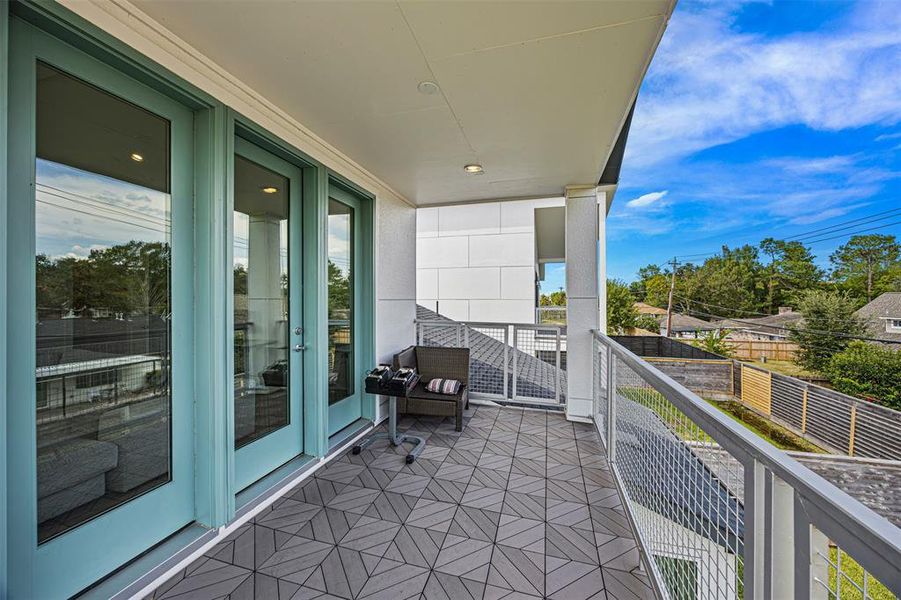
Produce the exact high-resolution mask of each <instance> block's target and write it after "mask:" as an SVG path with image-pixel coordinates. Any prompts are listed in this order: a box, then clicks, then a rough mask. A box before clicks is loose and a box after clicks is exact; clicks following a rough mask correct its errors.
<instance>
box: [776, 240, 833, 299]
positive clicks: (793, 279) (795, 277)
mask: <svg viewBox="0 0 901 600" xmlns="http://www.w3.org/2000/svg"><path fill="white" fill-rule="evenodd" d="M760 250H761V252H763V253H764V254H766V255H767V256H768V257H769V259H770V262H769V264H768V265H767V266H766V280H767V281H766V309H767V312H769V313H771V314H775V313H776V312H777V310H778V308H779V307H780V306H783V305H785V304H794V303H795V302H796V301H797V299H798V292H799V291H801V290H808V289H813V288H815V287H817V285H818V284H819V282H820V281H821V280H822V278H823V271H822V270H821V269H820V268H818V267H817V266H816V265H815V264H814V262H813V261H814V256H813V254H812V253H811V252H810V249H809V248H807V246H805V245H804V244H802V243H801V242H786V241H785V240H777V239H774V238H766V239H765V240H763V241H761V242H760Z"/></svg>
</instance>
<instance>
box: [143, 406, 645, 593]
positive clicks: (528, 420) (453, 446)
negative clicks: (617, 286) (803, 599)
mask: <svg viewBox="0 0 901 600" xmlns="http://www.w3.org/2000/svg"><path fill="white" fill-rule="evenodd" d="M398 428H399V429H401V430H410V431H415V432H416V435H420V436H422V437H425V438H426V448H425V450H424V452H423V454H422V456H421V457H420V458H419V459H417V460H416V462H414V463H413V464H410V465H407V464H405V462H404V455H405V452H404V451H403V450H401V451H398V450H397V449H395V448H392V447H391V446H390V445H388V444H387V442H383V443H381V444H374V445H373V446H370V448H369V449H367V450H365V451H363V452H362V453H361V454H360V455H358V456H354V455H352V454H350V452H349V451H348V453H346V454H344V455H342V456H339V457H336V458H335V459H333V460H332V461H331V462H330V463H329V464H328V465H326V466H325V467H323V468H321V469H320V470H319V471H317V472H316V474H315V476H314V477H312V478H310V479H307V480H305V481H304V482H302V483H301V484H300V485H298V486H297V487H296V488H295V489H293V490H291V491H290V492H288V493H287V494H286V495H285V496H283V497H282V498H280V499H278V500H277V501H275V502H274V503H273V504H272V506H271V507H269V508H268V509H266V510H265V511H264V512H262V513H261V514H259V515H257V516H256V518H254V519H253V520H252V521H250V522H248V523H247V524H245V525H243V526H242V527H240V528H239V529H238V530H237V531H235V532H234V533H233V534H232V535H231V536H229V537H228V538H227V539H226V540H224V541H223V542H221V543H220V544H218V545H217V546H216V547H214V548H213V549H211V550H210V551H209V552H208V553H207V554H206V555H205V556H203V557H202V558H200V559H198V560H197V561H195V562H194V563H192V564H191V565H190V566H189V567H188V568H186V569H184V570H183V571H182V572H180V573H179V574H178V575H177V576H175V577H173V578H172V579H170V580H169V581H167V582H166V583H164V584H163V585H161V586H160V587H159V588H158V589H157V590H156V591H155V592H154V593H153V594H152V596H151V598H154V599H161V600H162V599H184V600H187V599H191V600H195V599H196V600H204V599H210V600H213V599H229V600H245V599H247V600H250V599H273V600H289V599H291V600H300V599H317V600H332V599H336V598H343V599H346V600H352V599H356V598H360V599H363V598H365V599H367V600H369V599H373V600H374V599H387V600H401V599H406V598H424V599H428V600H433V599H434V600H437V599H444V600H469V599H482V598H485V599H491V600H499V599H509V600H514V599H531V598H554V599H557V598H559V599H587V598H593V599H599V600H603V599H604V598H609V599H611V600H613V599H635V598H639V599H644V598H653V597H654V594H653V592H652V591H651V588H650V584H649V582H648V579H647V576H646V575H645V573H644V571H643V570H642V569H641V568H640V561H639V555H638V549H637V547H636V544H635V540H634V538H633V535H632V531H631V529H630V527H629V523H628V521H627V519H626V516H625V514H624V512H623V507H622V505H621V503H620V498H619V495H618V493H617V491H616V489H615V487H614V482H613V481H612V479H611V477H612V475H611V473H610V470H609V467H608V464H607V461H606V457H605V454H604V450H603V448H602V446H601V445H600V443H599V440H598V437H597V433H596V431H595V429H594V427H593V426H591V425H588V424H581V423H570V422H568V421H566V420H565V419H564V418H563V416H562V414H560V413H556V412H547V411H541V410H522V409H517V408H496V407H488V406H478V407H477V406H472V407H471V408H470V409H469V410H467V411H466V425H465V427H464V430H463V431H462V432H461V433H457V432H455V431H454V426H453V420H452V419H442V418H439V417H422V418H415V417H402V418H401V419H400V422H399V424H398Z"/></svg>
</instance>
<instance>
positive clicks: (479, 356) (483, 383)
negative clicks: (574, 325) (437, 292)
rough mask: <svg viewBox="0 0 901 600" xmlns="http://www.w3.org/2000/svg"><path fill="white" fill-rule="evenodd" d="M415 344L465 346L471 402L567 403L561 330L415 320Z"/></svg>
mask: <svg viewBox="0 0 901 600" xmlns="http://www.w3.org/2000/svg"><path fill="white" fill-rule="evenodd" d="M416 343H417V344H419V345H420V346H445V347H448V346H453V347H460V348H469V349H470V369H469V371H470V381H469V391H470V394H471V396H472V397H474V398H479V397H481V398H489V399H493V400H507V401H511V402H517V403H523V404H562V403H564V402H565V401H566V331H565V328H564V327H560V326H558V325H530V324H511V323H473V322H465V323H464V322H458V321H451V320H448V319H442V320H422V319H420V320H417V321H416Z"/></svg>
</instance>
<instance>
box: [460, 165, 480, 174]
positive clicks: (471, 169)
mask: <svg viewBox="0 0 901 600" xmlns="http://www.w3.org/2000/svg"><path fill="white" fill-rule="evenodd" d="M463 170H464V171H466V172H467V173H471V174H473V175H476V174H478V173H481V172H482V171H484V169H483V168H482V165H476V164H472V165H466V166H465V167H463Z"/></svg>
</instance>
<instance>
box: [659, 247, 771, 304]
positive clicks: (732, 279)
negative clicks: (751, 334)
mask: <svg viewBox="0 0 901 600" xmlns="http://www.w3.org/2000/svg"><path fill="white" fill-rule="evenodd" d="M763 273H764V270H763V267H762V265H761V264H760V262H759V260H758V252H757V248H755V247H754V246H749V245H745V246H741V247H739V248H735V249H731V248H729V247H728V246H723V249H722V252H721V253H720V254H719V255H717V256H713V257H711V258H708V259H707V260H705V261H704V264H702V265H701V266H700V268H698V269H697V271H695V272H694V273H693V274H692V276H691V278H690V280H689V281H687V282H685V283H683V285H682V289H684V290H685V291H684V294H679V293H678V292H679V289H680V285H679V284H678V283H677V285H676V290H677V295H679V296H681V297H682V298H686V299H687V301H685V300H683V301H682V306H683V307H684V308H685V310H686V311H688V312H692V308H693V306H692V304H693V303H695V302H696V303H697V304H698V308H697V311H696V312H701V313H707V314H715V315H716V316H720V317H740V316H747V314H748V313H749V312H757V311H759V310H760V309H761V308H762V306H763V304H764V283H763V278H762V275H763ZM697 316H706V315H703V314H702V315H697Z"/></svg>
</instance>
